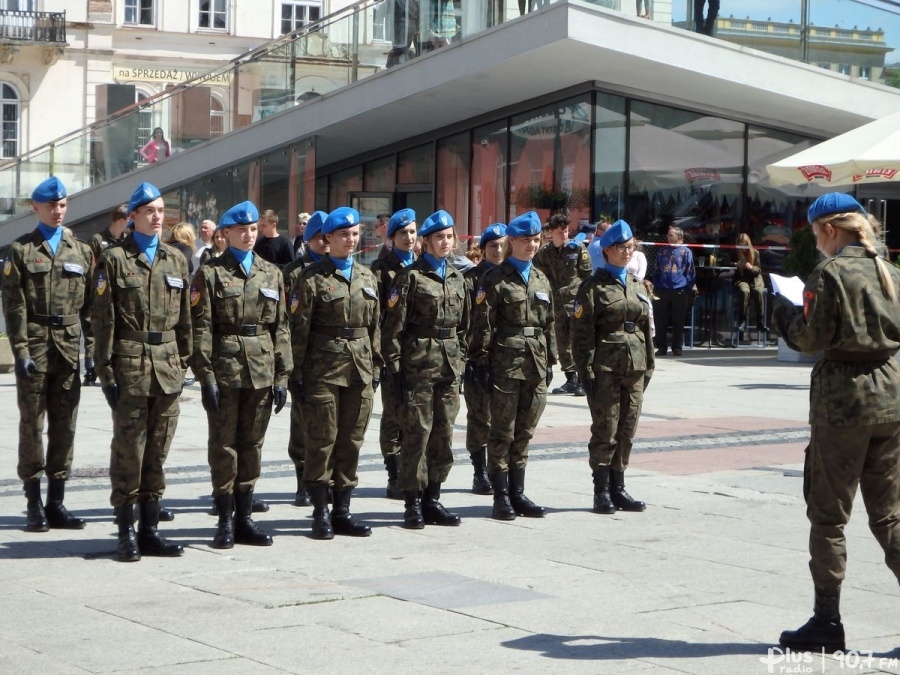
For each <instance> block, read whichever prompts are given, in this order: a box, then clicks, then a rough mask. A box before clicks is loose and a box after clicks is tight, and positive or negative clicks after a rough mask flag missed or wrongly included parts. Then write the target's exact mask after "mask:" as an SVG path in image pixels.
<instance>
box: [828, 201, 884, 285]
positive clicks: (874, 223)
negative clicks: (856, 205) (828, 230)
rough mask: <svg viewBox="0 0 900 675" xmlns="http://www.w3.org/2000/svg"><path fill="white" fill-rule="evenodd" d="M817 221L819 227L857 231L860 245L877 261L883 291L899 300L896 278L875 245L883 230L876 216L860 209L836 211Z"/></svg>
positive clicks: (876, 265)
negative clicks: (845, 211)
mask: <svg viewBox="0 0 900 675" xmlns="http://www.w3.org/2000/svg"><path fill="white" fill-rule="evenodd" d="M816 222H818V223H819V227H821V226H822V225H831V226H832V227H839V228H841V229H842V230H847V231H848V232H853V233H855V234H856V235H857V236H858V237H859V243H860V245H861V246H862V247H863V248H864V249H865V250H866V253H867V254H868V256H869V257H870V258H872V259H873V260H874V261H875V267H876V270H877V271H878V281H879V282H880V283H881V291H882V293H884V295H885V297H887V298H888V299H889V300H892V301H894V302H896V301H897V289H896V288H895V287H894V280H893V278H892V277H891V275H890V272H889V270H888V265H887V263H886V262H885V260H884V258H882V257H881V256H880V255H878V249H877V248H876V247H875V242H876V241H877V240H878V233H879V232H881V223H880V222H878V219H877V218H875V216H873V215H871V214H865V215H864V214H862V213H859V212H858V211H854V212H851V213H834V214H832V215H830V216H824V217H822V218H819V219H818V220H817V221H816Z"/></svg>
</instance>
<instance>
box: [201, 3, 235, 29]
mask: <svg viewBox="0 0 900 675" xmlns="http://www.w3.org/2000/svg"><path fill="white" fill-rule="evenodd" d="M198 25H199V26H200V28H209V29H212V30H227V29H228V0H202V1H201V2H200V21H199V24H198Z"/></svg>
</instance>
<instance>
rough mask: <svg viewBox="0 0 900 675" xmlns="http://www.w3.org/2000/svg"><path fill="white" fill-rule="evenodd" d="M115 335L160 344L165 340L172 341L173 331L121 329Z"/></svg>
mask: <svg viewBox="0 0 900 675" xmlns="http://www.w3.org/2000/svg"><path fill="white" fill-rule="evenodd" d="M116 337H117V338H119V339H120V340H134V341H135V342H143V343H145V344H148V345H161V344H163V343H165V342H174V340H175V331H174V330H164V331H158V332H154V331H149V332H148V331H144V330H121V331H119V334H118V335H117V336H116Z"/></svg>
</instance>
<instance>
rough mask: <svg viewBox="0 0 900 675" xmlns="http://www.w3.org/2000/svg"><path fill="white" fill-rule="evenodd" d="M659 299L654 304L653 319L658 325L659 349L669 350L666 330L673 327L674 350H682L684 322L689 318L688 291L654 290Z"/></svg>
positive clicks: (658, 288) (683, 289) (657, 339)
mask: <svg viewBox="0 0 900 675" xmlns="http://www.w3.org/2000/svg"><path fill="white" fill-rule="evenodd" d="M653 292H654V293H656V297H658V298H659V300H657V301H656V302H655V303H654V304H653V318H654V323H655V324H656V346H657V348H658V349H662V350H665V349H667V348H668V344H669V343H668V336H667V335H666V330H667V329H668V327H669V324H671V325H672V349H673V350H674V349H678V350H680V349H681V348H682V346H683V345H684V321H685V319H686V318H687V308H688V289H686V288H678V289H675V290H672V289H668V288H660V287H659V286H657V287H656V288H654V289H653Z"/></svg>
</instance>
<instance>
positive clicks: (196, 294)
mask: <svg viewBox="0 0 900 675" xmlns="http://www.w3.org/2000/svg"><path fill="white" fill-rule="evenodd" d="M198 302H200V284H198V283H193V284H191V307H196V306H197V303H198Z"/></svg>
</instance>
